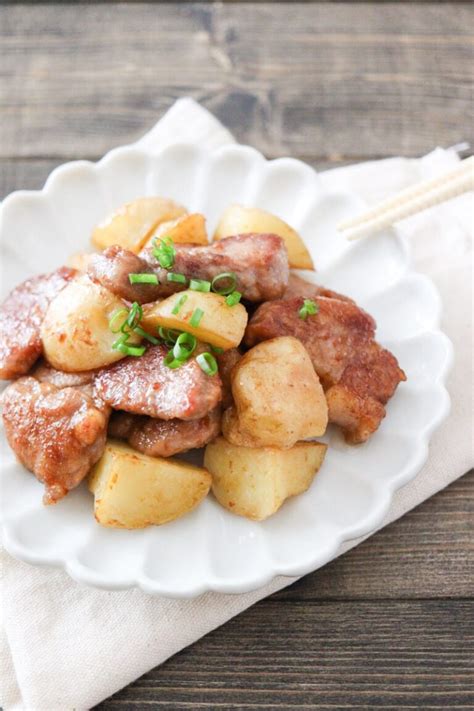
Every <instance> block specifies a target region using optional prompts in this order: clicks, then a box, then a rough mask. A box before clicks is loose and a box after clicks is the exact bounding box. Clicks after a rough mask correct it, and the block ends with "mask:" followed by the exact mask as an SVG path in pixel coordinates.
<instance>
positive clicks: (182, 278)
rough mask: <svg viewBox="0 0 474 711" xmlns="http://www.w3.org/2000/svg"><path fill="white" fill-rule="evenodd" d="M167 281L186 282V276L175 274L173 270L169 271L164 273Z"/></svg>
mask: <svg viewBox="0 0 474 711" xmlns="http://www.w3.org/2000/svg"><path fill="white" fill-rule="evenodd" d="M166 279H167V280H168V281H174V282H176V283H177V284H186V277H185V276H184V274H175V273H174V272H169V273H168V274H167V275H166Z"/></svg>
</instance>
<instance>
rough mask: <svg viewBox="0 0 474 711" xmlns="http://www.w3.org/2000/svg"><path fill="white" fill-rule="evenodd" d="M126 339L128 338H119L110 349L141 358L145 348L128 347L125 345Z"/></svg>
mask: <svg viewBox="0 0 474 711" xmlns="http://www.w3.org/2000/svg"><path fill="white" fill-rule="evenodd" d="M127 338H128V336H126V337H124V336H122V337H121V338H119V339H118V340H116V341H115V343H113V344H112V348H114V349H115V350H116V351H120V352H121V353H125V355H129V356H137V357H138V356H142V355H143V354H144V353H145V351H146V348H145V346H129V345H128V343H127Z"/></svg>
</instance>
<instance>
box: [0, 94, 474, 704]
mask: <svg viewBox="0 0 474 711" xmlns="http://www.w3.org/2000/svg"><path fill="white" fill-rule="evenodd" d="M181 139H183V140H195V141H199V142H200V144H201V145H207V146H209V147H215V146H217V145H220V144H222V143H225V142H229V141H232V140H233V139H232V137H231V136H230V134H229V133H228V132H227V131H226V130H225V129H223V127H222V126H221V125H220V124H219V123H218V122H217V121H216V119H215V118H214V117H212V116H211V115H210V114H209V113H208V112H207V111H206V110H205V109H203V108H202V107H200V106H199V105H197V104H196V103H195V102H193V101H191V100H190V99H183V100H181V101H179V102H177V104H175V106H174V107H172V109H171V110H170V111H169V112H168V113H167V114H166V115H165V117H164V118H163V119H162V120H161V121H159V122H158V124H157V125H156V126H155V128H154V129H153V130H152V131H151V132H150V134H148V135H147V136H146V137H145V138H144V139H143V140H142V141H141V142H140V143H142V145H146V146H147V147H148V148H150V149H151V150H153V148H154V147H158V146H162V145H163V144H165V143H169V142H172V141H175V140H181ZM456 160H457V156H456V154H455V153H454V152H453V151H443V150H441V149H437V150H436V151H434V152H433V153H432V154H430V155H429V156H427V157H425V158H423V159H421V160H407V159H403V158H393V159H389V160H384V161H378V162H374V163H366V164H362V165H358V166H353V167H349V168H339V169H337V170H333V171H330V172H327V173H325V174H323V179H324V180H325V182H326V183H327V184H328V185H330V186H331V187H334V188H338V189H344V188H348V189H350V190H352V191H356V192H358V193H359V194H360V195H361V196H362V197H363V198H364V199H366V200H367V201H369V202H370V201H373V200H375V199H379V198H380V197H382V196H384V195H387V194H389V193H391V192H393V191H396V190H399V189H400V188H402V187H404V186H405V185H407V184H409V183H411V182H414V181H416V180H419V179H420V178H421V177H424V176H427V175H432V174H434V173H436V172H438V171H442V170H444V169H446V167H447V166H449V165H450V164H452V163H453V162H455V161H456ZM400 230H401V232H402V233H403V235H404V236H406V238H407V239H409V240H410V242H411V244H412V249H413V254H414V261H415V264H416V267H417V269H418V270H419V271H422V272H425V273H427V274H429V276H430V277H431V278H432V279H433V280H434V281H435V282H436V284H437V286H438V288H439V290H440V292H441V295H442V299H443V303H444V317H443V328H444V330H445V332H446V333H447V334H448V335H449V337H450V338H451V339H452V341H453V344H454V348H455V353H456V361H455V365H454V368H453V371H452V373H451V375H450V378H449V384H448V385H449V390H450V393H451V397H452V401H453V406H452V412H451V416H450V417H449V419H448V420H447V421H446V422H444V423H443V425H442V426H441V427H440V428H439V430H438V431H437V432H436V434H435V435H434V437H433V440H432V443H431V447H430V457H429V460H428V462H427V464H426V466H425V467H424V469H423V470H422V471H421V472H420V474H419V475H418V476H417V478H416V479H415V480H414V481H413V482H411V483H410V484H408V485H407V486H405V487H404V488H403V489H402V490H400V491H399V492H398V493H397V494H396V496H395V498H394V501H393V503H392V506H391V508H390V511H389V513H388V515H387V518H386V520H385V521H384V524H383V525H385V524H387V523H389V522H390V521H393V520H394V519H396V518H398V517H399V516H401V515H402V514H404V513H405V512H406V511H408V510H409V509H412V508H413V507H414V506H416V505H417V504H419V503H420V502H421V501H423V500H424V499H426V498H428V497H429V496H432V495H433V494H434V493H435V492H437V491H438V490H440V489H442V488H444V487H445V486H447V485H448V484H449V483H450V482H452V481H454V479H456V478H457V477H459V476H461V475H462V474H464V473H465V472H466V471H468V469H469V468H470V467H471V466H472V461H473V451H472V439H471V437H472V431H473V426H472V424H473V423H472V412H473V408H472V389H471V388H470V385H471V384H472V355H471V338H472V309H471V305H472V279H471V254H472V235H473V213H472V201H471V196H462V197H460V198H457V199H456V200H454V201H452V202H451V203H449V204H446V205H444V206H440V207H438V208H436V209H432V210H431V211H429V212H426V213H424V214H423V215H419V216H417V217H416V218H412V219H411V220H409V221H408V220H407V221H405V223H404V224H403V225H402V226H401V227H400ZM359 542H360V540H356V541H350V542H348V543H346V544H345V545H344V546H343V547H342V548H341V549H340V550H339V551H338V555H340V554H341V553H344V552H345V551H346V550H348V549H349V548H352V547H353V546H355V545H357V544H358V543H359ZM0 560H1V564H2V573H3V576H2V577H3V582H2V611H3V631H2V634H3V637H2V638H1V639H0V645H1V648H0V651H1V654H2V666H3V668H2V669H1V670H0V678H1V682H0V683H1V687H0V705H2V706H3V708H4V709H5V711H10V710H11V709H14V710H15V711H17V710H20V709H28V711H65V710H66V709H76V710H77V711H80V710H82V709H88V708H90V707H91V706H93V705H95V704H97V703H98V702H99V701H101V700H102V699H104V698H106V697H108V696H110V695H111V694H113V693H114V692H115V691H117V690H118V689H120V688H122V687H123V686H125V685H127V684H129V683H130V682H131V681H133V680H134V679H136V678H137V677H138V676H140V675H141V674H143V673H144V672H146V671H147V670H149V669H151V668H152V667H154V666H156V665H158V664H161V663H162V662H163V661H164V660H165V659H167V658H168V657H170V656H172V655H173V654H175V653H176V652H177V651H178V650H180V649H182V648H183V647H185V646H186V645H188V644H191V643H192V642H194V641H195V640H197V639H198V638H199V637H201V636H203V635H205V634H206V633H207V632H209V631H210V630H212V629H214V628H215V627H218V626H219V625H222V624H223V623H224V622H226V621H227V620H228V619H230V618H231V617H233V616H234V615H237V614H238V613H239V612H241V611H242V610H244V609H245V608H247V607H249V606H250V605H252V604H253V603H255V602H257V601H258V600H260V599H261V598H263V597H266V596H267V595H270V594H271V593H273V592H275V591H276V590H279V589H280V588H283V587H285V586H286V585H289V584H291V583H292V582H293V581H294V579H291V578H284V577H279V578H276V579H275V580H274V581H272V582H271V583H270V584H268V585H266V586H265V587H264V588H261V589H260V590H257V591H255V592H252V593H248V594H244V595H235V596H230V595H229V596H226V595H219V594H212V593H209V594H206V595H203V596H202V597H200V598H198V599H196V600H187V601H186V600H184V601H183V600H178V601H174V600H168V599H163V598H158V597H151V596H148V595H145V594H144V593H142V592H140V591H138V590H129V591H123V592H105V591H100V590H95V589H92V588H87V587H83V586H81V585H79V584H77V583H76V582H74V581H73V580H71V579H70V578H69V577H68V576H67V575H66V574H65V573H63V572H62V571H58V570H54V569H48V568H35V567H32V566H29V565H27V564H25V563H21V562H19V561H16V560H14V559H13V558H11V557H10V556H9V555H7V554H6V553H5V552H4V551H3V552H2V553H1V558H0Z"/></svg>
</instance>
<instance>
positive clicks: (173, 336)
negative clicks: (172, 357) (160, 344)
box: [158, 326, 181, 346]
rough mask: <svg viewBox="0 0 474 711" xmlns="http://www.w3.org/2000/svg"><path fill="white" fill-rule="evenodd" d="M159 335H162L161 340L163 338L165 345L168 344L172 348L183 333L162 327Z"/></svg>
mask: <svg viewBox="0 0 474 711" xmlns="http://www.w3.org/2000/svg"><path fill="white" fill-rule="evenodd" d="M158 333H159V335H160V338H162V339H163V340H164V341H165V343H167V344H168V345H170V346H174V344H175V343H176V340H177V338H178V336H179V335H180V333H181V332H180V331H175V330H174V329H172V328H163V326H160V327H159V329H158Z"/></svg>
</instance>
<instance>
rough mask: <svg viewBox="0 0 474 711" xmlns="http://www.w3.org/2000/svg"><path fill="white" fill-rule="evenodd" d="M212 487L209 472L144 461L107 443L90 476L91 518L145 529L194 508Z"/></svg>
mask: <svg viewBox="0 0 474 711" xmlns="http://www.w3.org/2000/svg"><path fill="white" fill-rule="evenodd" d="M210 486H211V476H210V474H209V472H207V471H206V470H205V469H202V468H201V467H195V466H192V465H191V464H187V463H186V462H181V461H178V460H176V459H170V458H166V459H163V458H161V457H148V456H147V455H145V454H141V453H140V452H136V451H135V450H134V449H132V448H131V447H129V446H128V445H126V444H123V443H122V442H117V441H115V440H109V441H108V442H107V444H106V447H105V452H104V454H103V456H102V458H101V459H100V460H99V461H98V462H97V464H96V465H95V466H94V468H93V469H92V472H91V473H90V475H89V489H90V491H92V493H93V494H94V514H95V517H96V519H97V521H98V523H100V524H101V525H102V526H109V527H112V528H145V526H151V525H159V524H162V523H167V522H168V521H173V520H174V519H175V518H179V517H180V516H184V514H186V513H188V512H189V511H192V510H193V509H195V508H196V507H197V506H198V505H199V504H200V503H201V501H202V500H203V499H204V498H205V497H206V496H207V494H208V492H209V488H210Z"/></svg>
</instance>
